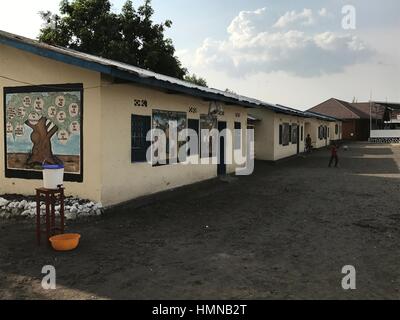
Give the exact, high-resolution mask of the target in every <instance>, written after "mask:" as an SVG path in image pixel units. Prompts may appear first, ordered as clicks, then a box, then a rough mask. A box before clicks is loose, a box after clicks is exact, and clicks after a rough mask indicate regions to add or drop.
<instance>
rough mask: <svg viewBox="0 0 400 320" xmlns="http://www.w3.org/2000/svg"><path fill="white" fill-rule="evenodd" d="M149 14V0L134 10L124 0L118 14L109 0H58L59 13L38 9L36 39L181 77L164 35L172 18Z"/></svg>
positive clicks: (184, 71)
mask: <svg viewBox="0 0 400 320" xmlns="http://www.w3.org/2000/svg"><path fill="white" fill-rule="evenodd" d="M153 14H154V10H153V8H152V6H151V0H145V1H144V3H143V5H141V6H139V7H138V8H137V10H136V9H135V8H134V7H133V3H132V1H130V0H128V1H126V3H125V4H124V6H123V7H122V10H121V13H119V14H116V13H113V12H112V10H111V3H110V1H109V0H72V1H69V0H62V1H61V4H60V15H57V14H53V13H51V12H50V11H46V12H41V13H40V15H41V17H42V19H43V20H44V22H45V25H44V27H43V28H42V29H41V30H40V35H39V40H40V41H42V42H45V43H48V44H51V45H59V46H63V47H67V48H71V49H74V50H78V51H81V52H85V53H90V54H93V55H97V56H101V57H104V58H108V59H113V60H117V61H121V62H125V63H127V64H131V65H135V66H138V67H141V68H144V69H148V70H152V71H154V72H158V73H161V74H165V75H168V76H172V77H176V78H179V79H183V78H184V76H185V75H186V74H187V70H186V69H185V68H183V67H182V65H181V62H180V61H179V60H178V58H177V57H176V56H175V48H174V46H173V43H172V40H171V39H168V38H165V36H164V32H165V30H166V29H168V28H170V27H171V26H172V22H171V21H170V20H166V21H165V22H163V23H160V24H156V23H154V22H153V20H152V16H153Z"/></svg>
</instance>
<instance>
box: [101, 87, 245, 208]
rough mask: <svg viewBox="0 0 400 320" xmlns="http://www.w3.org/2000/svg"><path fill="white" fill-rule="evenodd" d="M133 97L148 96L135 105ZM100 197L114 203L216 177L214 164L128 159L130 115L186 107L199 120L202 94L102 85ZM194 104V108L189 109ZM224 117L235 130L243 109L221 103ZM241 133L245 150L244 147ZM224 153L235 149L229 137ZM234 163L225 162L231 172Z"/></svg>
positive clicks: (190, 116)
mask: <svg viewBox="0 0 400 320" xmlns="http://www.w3.org/2000/svg"><path fill="white" fill-rule="evenodd" d="M134 99H146V100H147V102H148V107H135V106H134ZM101 107H102V128H103V130H102V134H101V139H100V141H101V144H102V148H101V149H102V178H103V183H102V201H103V202H104V203H105V204H106V205H112V204H116V203H119V202H122V201H126V200H130V199H133V198H136V197H140V196H144V195H149V194H152V193H156V192H159V191H164V190H167V189H171V188H175V187H179V186H183V185H186V184H190V183H194V182H198V181H202V180H205V179H210V178H213V177H216V176H217V165H214V164H208V165H197V164H191V165H183V164H176V165H164V166H158V167H152V166H151V165H150V164H148V163H131V115H132V114H136V115H147V116H151V115H152V110H153V109H161V110H168V111H180V112H186V114H187V118H188V119H199V117H200V114H207V113H208V108H209V103H208V102H206V101H203V100H201V99H196V98H193V97H189V96H185V95H177V94H166V93H163V92H161V91H157V90H153V89H150V88H145V87H141V86H137V85H128V84H126V85H124V84H120V85H112V86H105V87H103V89H102V106H101ZM190 107H195V108H196V109H197V112H196V113H190V112H189V108H190ZM224 111H225V115H223V116H219V117H218V120H219V121H226V122H227V127H228V128H229V129H231V130H232V131H233V129H234V122H241V126H242V129H246V127H247V109H245V108H242V107H238V106H226V105H224ZM244 132H245V131H244V130H242V133H243V142H244V149H245V148H246V143H245V134H244ZM227 152H229V153H231V154H232V153H233V150H232V145H231V143H230V141H227ZM235 168H236V165H234V164H232V165H228V166H227V171H228V172H234V169H235Z"/></svg>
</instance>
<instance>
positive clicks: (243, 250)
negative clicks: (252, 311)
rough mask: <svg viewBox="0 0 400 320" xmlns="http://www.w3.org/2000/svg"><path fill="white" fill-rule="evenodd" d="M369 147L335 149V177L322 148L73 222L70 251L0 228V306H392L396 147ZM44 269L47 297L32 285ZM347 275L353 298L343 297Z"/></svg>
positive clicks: (21, 227) (18, 229) (398, 282)
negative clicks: (51, 286)
mask: <svg viewBox="0 0 400 320" xmlns="http://www.w3.org/2000/svg"><path fill="white" fill-rule="evenodd" d="M374 148H382V147H379V146H373V145H365V144H362V145H358V144H354V145H353V144H352V145H350V148H349V150H348V151H347V152H344V151H342V150H341V151H340V153H339V154H340V157H341V162H340V165H341V167H340V168H338V169H334V168H327V162H328V160H329V152H328V151H327V150H320V151H316V152H314V153H313V154H311V155H309V156H305V157H303V156H300V157H297V158H293V159H290V160H286V161H282V162H280V163H277V164H270V163H265V162H257V163H256V171H255V173H254V174H253V175H251V176H247V177H234V178H232V179H227V180H223V181H221V180H219V179H215V180H211V181H207V182H204V183H200V184H196V185H192V186H189V187H185V188H181V189H179V190H176V191H173V192H168V193H165V194H164V195H163V196H162V197H156V198H154V200H153V201H147V202H145V203H141V204H140V205H138V203H137V202H136V203H133V204H132V205H130V206H124V207H123V208H120V209H119V210H118V211H117V212H116V211H114V212H112V213H110V214H108V215H105V216H104V217H102V218H100V219H95V220H88V221H82V222H77V223H73V224H70V225H68V229H69V230H71V231H78V232H80V233H81V234H82V235H83V237H82V243H81V245H80V247H79V248H78V249H77V250H76V251H74V252H70V253H56V252H53V251H51V250H50V249H49V248H47V247H40V248H38V247H36V246H35V243H34V226H33V224H32V223H33V222H30V223H27V222H1V223H0V252H1V255H0V270H1V271H0V281H1V282H0V283H1V284H0V298H3V299H11V298H20V299H27V298H34V299H42V298H46V299H59V298H61V299H101V298H105V299H301V298H303V299H313V298H320V299H331V298H339V299H360V298H363V299H372V298H382V299H387V298H394V299H398V298H399V297H400V294H399V289H400V271H399V265H398V253H399V249H398V248H399V246H400V233H399V231H400V230H399V229H400V228H399V222H400V214H399V211H398V204H397V201H396V199H397V194H398V192H399V191H400V180H399V179H398V177H397V174H398V172H399V169H398V163H399V157H398V155H399V151H400V148H399V147H391V148H388V147H385V148H384V149H390V150H392V154H391V155H390V152H388V151H385V154H380V155H381V156H382V159H379V158H376V156H377V155H379V152H381V150H380V151H379V152H378V151H376V153H374V152H371V150H372V149H374ZM363 150H367V151H366V152H363ZM360 155H362V157H360ZM371 155H372V156H373V158H370V157H371ZM388 155H390V157H389V158H386V156H388ZM365 173H368V174H371V175H372V174H373V175H374V176H368V175H364V174H365ZM380 174H384V175H385V176H383V175H382V176H379V175H380ZM392 175H393V176H392ZM45 264H51V265H54V266H55V267H56V270H57V285H58V289H57V290H55V291H51V292H48V291H44V290H42V289H41V287H40V281H41V276H42V275H41V273H40V272H41V268H42V266H43V265H45ZM344 265H354V266H355V267H356V270H357V290H355V291H351V292H346V291H343V289H342V288H341V279H342V276H343V275H342V274H341V270H342V267H343V266H344Z"/></svg>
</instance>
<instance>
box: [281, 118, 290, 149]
mask: <svg viewBox="0 0 400 320" xmlns="http://www.w3.org/2000/svg"><path fill="white" fill-rule="evenodd" d="M289 141H290V124H289V123H283V124H282V145H284V146H288V145H289Z"/></svg>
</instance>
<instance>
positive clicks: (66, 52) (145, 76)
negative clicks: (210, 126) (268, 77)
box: [0, 30, 306, 117]
mask: <svg viewBox="0 0 400 320" xmlns="http://www.w3.org/2000/svg"><path fill="white" fill-rule="evenodd" d="M0 43H2V44H5V45H8V46H12V47H14V48H17V49H21V50H25V51H28V52H31V53H33V54H37V55H40V56H43V57H46V58H50V59H53V60H57V61H61V62H64V63H68V64H72V65H75V66H79V67H82V68H86V69H90V70H94V71H97V72H101V73H103V74H108V75H111V76H113V77H115V78H120V79H123V80H128V81H131V82H134V83H139V84H142V85H146V86H152V87H157V88H160V89H164V90H173V91H177V92H180V93H184V94H188V95H193V96H196V97H201V98H203V99H209V100H215V101H222V102H225V103H228V104H237V105H240V106H243V107H246V108H266V109H269V110H272V111H274V112H280V113H285V114H292V115H298V116H300V117H304V116H306V114H305V113H304V112H302V111H300V110H296V109H292V108H288V107H284V106H281V105H275V104H272V103H268V102H264V101H261V100H258V99H253V98H249V97H246V96H242V95H238V94H235V93H231V92H225V91H221V90H218V89H214V88H207V87H202V86H198V85H195V84H193V83H190V82H187V81H183V80H180V79H176V78H173V77H169V76H165V75H162V74H159V73H155V72H152V71H149V70H146V69H142V68H139V67H135V66H132V65H129V64H126V63H122V62H118V61H114V60H110V59H105V58H102V57H98V56H94V55H91V54H87V53H82V52H79V51H76V50H72V49H67V48H64V47H59V46H52V45H48V44H45V43H42V42H39V41H36V40H32V39H29V38H25V37H22V36H18V35H15V34H12V33H8V32H5V31H1V30H0Z"/></svg>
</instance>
